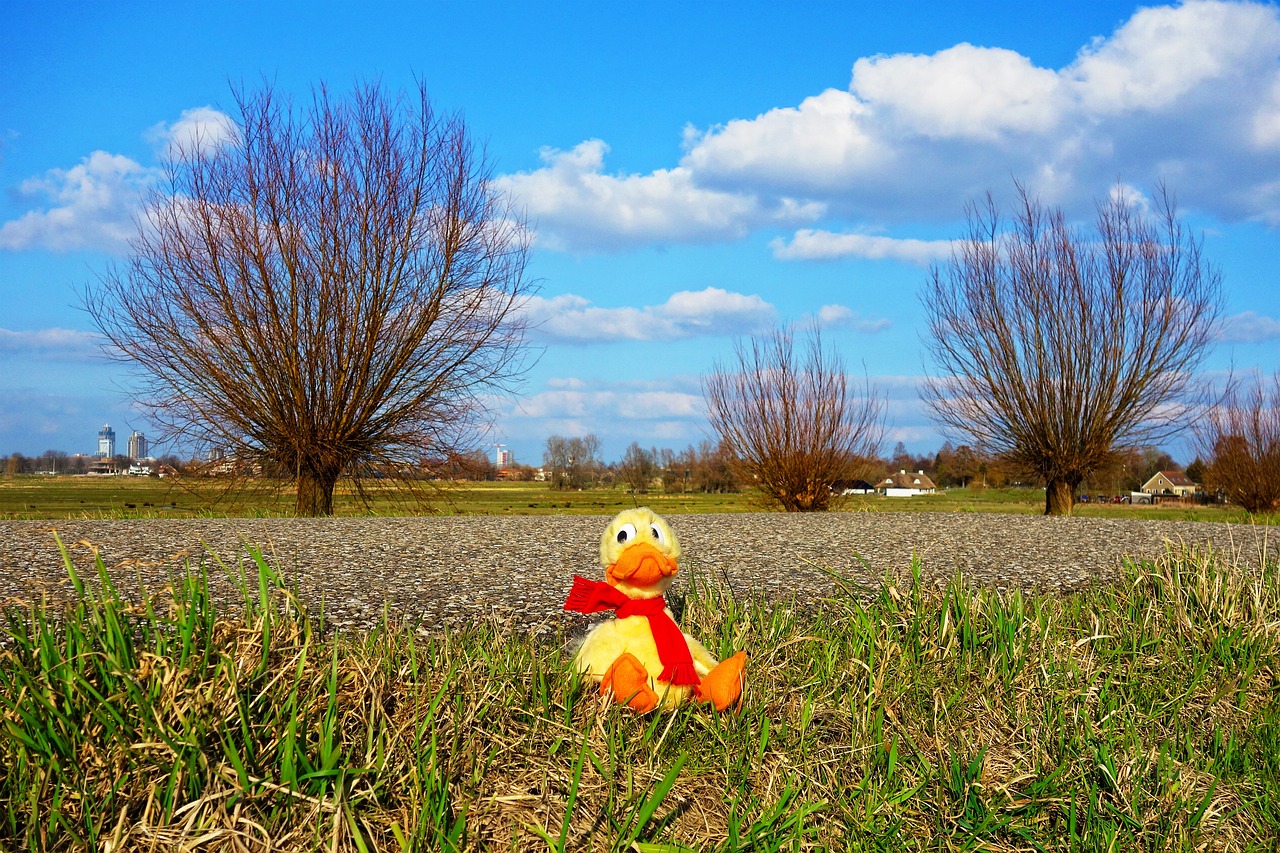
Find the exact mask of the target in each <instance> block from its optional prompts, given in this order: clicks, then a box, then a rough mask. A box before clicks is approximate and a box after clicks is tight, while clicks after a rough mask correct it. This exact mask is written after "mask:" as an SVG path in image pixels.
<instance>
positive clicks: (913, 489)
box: [876, 469, 938, 498]
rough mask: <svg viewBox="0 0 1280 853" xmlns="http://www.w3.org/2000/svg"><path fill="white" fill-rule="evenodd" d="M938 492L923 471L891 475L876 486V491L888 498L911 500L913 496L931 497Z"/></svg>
mask: <svg viewBox="0 0 1280 853" xmlns="http://www.w3.org/2000/svg"><path fill="white" fill-rule="evenodd" d="M937 490H938V487H937V486H936V485H934V482H933V480H931V479H929V477H928V475H926V474H925V473H924V472H923V471H916V472H915V473H911V472H909V471H907V470H906V469H903V470H901V471H899V472H898V473H896V474H890V475H889V476H888V477H885V478H884V479H883V480H881V481H880V482H879V484H877V485H876V491H878V492H881V493H883V494H884V496H885V497H888V498H909V497H911V496H912V495H931V494H933V493H934V492H936V491H937Z"/></svg>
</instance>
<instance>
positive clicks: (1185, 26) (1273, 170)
mask: <svg viewBox="0 0 1280 853" xmlns="http://www.w3.org/2000/svg"><path fill="white" fill-rule="evenodd" d="M1278 57H1280V10H1278V9H1277V7H1275V6H1273V5H1268V4H1260V3H1241V2H1188V3H1183V4H1180V5H1177V6H1164V7H1158V8H1149V9H1141V10H1139V11H1138V12H1136V13H1135V14H1134V15H1133V16H1132V17H1131V18H1130V19H1129V20H1128V21H1127V22H1125V23H1124V24H1122V25H1121V26H1120V27H1119V28H1118V29H1116V30H1115V31H1114V32H1113V33H1111V34H1109V35H1107V36H1104V37H1099V38H1096V39H1094V40H1093V41H1092V42H1090V43H1089V44H1087V45H1084V46H1082V48H1081V49H1080V51H1079V53H1078V54H1077V56H1076V58H1075V59H1074V60H1073V61H1072V62H1071V63H1070V64H1068V65H1067V66H1065V67H1063V68H1060V69H1051V68H1041V67H1037V66H1035V65H1034V64H1033V63H1032V62H1031V60H1029V59H1028V58H1026V57H1023V56H1020V55H1019V54H1017V53H1014V52H1012V51H1008V50H1003V49H999V48H981V47H974V46H972V45H968V44H961V45H957V46H954V47H951V48H947V49H945V50H942V51H939V52H937V53H933V54H928V55H923V54H899V55H894V56H878V57H870V58H862V59H857V60H856V62H855V63H854V65H853V73H852V75H851V79H850V84H849V89H848V91H840V90H835V89H828V90H826V91H824V92H822V93H821V94H819V95H815V96H813V97H810V98H807V99H805V100H804V101H803V102H801V104H800V105H799V106H798V107H795V108H779V109H773V110H769V111H767V112H765V113H762V114H761V115H759V116H757V117H755V118H753V119H735V120H733V121H729V122H726V123H724V124H721V125H717V126H714V127H711V128H708V129H707V130H705V131H704V132H701V133H699V132H697V131H688V132H687V133H686V139H687V150H686V153H685V156H684V158H683V160H682V161H681V164H680V165H681V166H683V167H685V168H688V169H689V170H690V171H691V172H692V176H693V178H694V180H696V181H697V182H698V184H699V185H701V186H706V187H710V188H715V189H718V190H722V191H725V192H737V193H757V194H760V195H761V196H767V195H769V194H774V195H778V196H786V197H790V198H796V199H808V200H810V201H820V202H822V203H824V204H826V205H828V211H829V213H830V214H831V215H835V216H840V217H842V218H844V219H847V220H850V221H854V222H864V223H872V224H874V225H875V226H877V227H878V228H883V227H884V226H885V225H891V224H892V223H894V222H899V221H906V220H909V219H912V218H919V217H928V218H931V219H935V220H941V221H949V220H953V219H955V218H957V217H958V216H959V215H960V213H961V212H962V210H963V206H964V205H965V203H966V202H968V201H970V200H972V199H975V198H978V197H980V196H981V195H982V194H983V193H985V192H986V191H988V190H992V191H995V192H996V193H997V194H1000V193H1002V192H1005V191H1008V190H1009V189H1010V188H1011V180H1010V178H1011V177H1013V178H1017V179H1020V180H1023V181H1025V182H1027V184H1028V185H1029V187H1030V189H1031V190H1032V191H1033V192H1036V193H1039V194H1042V195H1043V196H1044V198H1045V200H1046V201H1049V202H1050V203H1053V204H1058V205H1063V206H1065V207H1067V208H1068V210H1069V211H1070V212H1073V213H1079V214H1082V215H1085V216H1087V215H1089V214H1090V212H1091V209H1092V202H1093V200H1094V198H1095V197H1096V196H1097V195H1098V194H1099V193H1101V192H1103V191H1105V188H1106V187H1107V186H1109V185H1110V184H1111V183H1113V182H1114V181H1115V180H1116V179H1117V177H1119V178H1120V179H1122V180H1124V181H1126V182H1129V183H1131V184H1134V185H1137V186H1144V187H1150V186H1152V185H1154V184H1156V183H1157V182H1159V181H1161V180H1165V181H1167V182H1168V183H1169V185H1170V186H1172V187H1173V188H1174V189H1175V190H1177V192H1178V194H1179V197H1181V198H1182V199H1184V200H1185V201H1186V202H1187V203H1188V204H1189V205H1192V206H1194V207H1195V208H1196V209H1197V210H1201V211H1208V212H1211V213H1213V214H1215V215H1218V216H1222V217H1224V218H1226V219H1241V218H1244V219H1260V220H1263V221H1267V222H1277V221H1280V188H1278V187H1277V186H1274V185H1273V183H1272V182H1273V181H1274V175H1275V174H1277V173H1278V172H1280V59H1278Z"/></svg>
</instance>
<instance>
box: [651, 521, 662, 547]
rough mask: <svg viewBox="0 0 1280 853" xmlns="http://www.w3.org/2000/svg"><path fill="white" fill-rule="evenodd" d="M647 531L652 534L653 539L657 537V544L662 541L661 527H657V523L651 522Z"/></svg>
mask: <svg viewBox="0 0 1280 853" xmlns="http://www.w3.org/2000/svg"><path fill="white" fill-rule="evenodd" d="M649 533H650V534H652V536H653V538H654V539H657V540H658V543H659V544H661V543H662V541H663V539H662V529H661V528H660V527H658V525H656V524H651V525H649Z"/></svg>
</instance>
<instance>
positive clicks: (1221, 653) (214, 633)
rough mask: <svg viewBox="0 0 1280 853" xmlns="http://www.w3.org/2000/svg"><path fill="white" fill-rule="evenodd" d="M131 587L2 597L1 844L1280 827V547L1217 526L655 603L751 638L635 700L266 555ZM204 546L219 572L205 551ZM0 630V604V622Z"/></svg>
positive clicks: (955, 845) (760, 839)
mask: <svg viewBox="0 0 1280 853" xmlns="http://www.w3.org/2000/svg"><path fill="white" fill-rule="evenodd" d="M251 556H252V561H251V562H249V563H248V565H249V568H250V572H249V574H248V576H247V577H243V578H242V580H241V589H242V593H243V594H242V596H241V601H240V602H239V606H238V607H237V608H236V609H235V610H234V611H230V610H228V611H223V610H219V609H218V608H216V607H215V605H214V604H213V603H212V601H211V600H210V597H209V593H208V584H207V582H206V575H205V574H204V572H203V570H196V571H193V572H192V574H191V575H190V576H189V577H185V578H180V579H177V580H176V581H175V583H174V584H173V586H172V587H171V588H170V589H168V590H167V591H165V592H163V593H161V594H158V595H156V596H154V597H153V598H151V599H150V600H148V601H135V602H126V601H122V600H121V598H120V597H119V596H118V595H117V594H116V592H115V591H114V590H113V589H112V587H111V584H110V582H109V579H108V576H107V574H106V572H105V570H102V569H101V567H99V570H98V572H97V577H93V578H82V577H81V576H80V575H79V574H78V573H77V572H76V570H75V568H74V566H73V565H72V563H71V561H70V560H69V559H68V560H67V571H68V573H69V575H70V578H71V580H72V582H73V583H74V584H75V586H76V589H77V591H79V592H80V594H81V597H80V600H79V602H78V603H77V604H76V605H75V606H74V607H71V608H69V609H68V610H66V611H65V612H59V613H50V612H48V611H46V610H45V609H43V608H41V607H39V606H33V607H31V608H30V609H25V610H10V611H9V613H8V629H7V640H6V643H5V648H6V651H4V652H3V657H0V721H2V724H3V726H4V729H5V736H4V737H3V738H0V849H13V850H79V849H86V848H94V849H104V850H105V849H110V850H126V849H163V850H170V849H175V850H176V849H190V848H193V847H198V849H201V850H209V849H225V850H266V849H272V850H351V851H366V850H367V851H372V850H438V849H468V850H472V849H474V850H480V849H485V850H488V849H510V850H537V849H549V850H570V849H612V850H641V851H659V850H663V851H674V850H685V849H689V850H724V851H728V850H766V851H767V850H811V849H823V850H859V851H872V850H1047V851H1109V850H1148V851H1165V850H1181V851H1193V850H1197V851H1198V850H1224V851H1234V850H1258V851H1261V850H1273V849H1274V844H1275V839H1276V838H1278V837H1280V573H1278V572H1277V569H1276V567H1274V566H1268V567H1266V568H1265V569H1263V570H1261V571H1259V570H1257V569H1249V568H1248V567H1245V566H1242V565H1236V564H1234V563H1232V562H1230V561H1224V560H1223V559H1220V558H1219V557H1217V556H1215V555H1212V554H1205V553H1170V554H1168V555H1167V556H1166V557H1164V558H1162V559H1160V560H1157V561H1155V562H1152V563H1144V564H1133V565H1129V566H1128V567H1127V569H1126V574H1125V577H1124V580H1123V581H1122V582H1121V583H1118V584H1117V585H1115V586H1112V587H1105V588H1099V589H1095V590H1092V591H1089V592H1087V593H1082V594H1077V595H1072V596H1066V597H1025V596H1022V595H1019V594H1012V595H998V594H995V593H993V592H990V591H981V590H970V589H968V588H966V586H965V584H964V583H963V581H962V580H960V579H957V580H956V581H954V582H953V583H951V584H950V585H949V586H947V587H946V588H941V589H933V588H926V587H924V586H922V585H921V583H920V582H919V575H918V574H917V573H915V572H911V571H906V572H904V575H903V576H902V577H897V578H886V580H885V583H884V584H883V585H882V586H881V587H880V588H878V589H876V590H871V591H863V590H860V589H857V588H854V587H852V586H850V585H849V584H848V583H847V582H845V581H844V580H843V579H841V578H840V577H838V576H835V575H833V576H832V589H833V593H832V596H831V598H830V599H829V600H827V601H824V602H820V603H817V604H818V607H819V610H820V612H818V611H814V610H803V611H802V610H800V609H797V608H794V607H790V606H785V603H784V606H779V607H775V608H770V607H768V606H765V605H764V604H762V603H760V602H753V601H744V600H740V599H736V598H735V597H733V596H732V595H731V594H730V593H729V591H728V590H727V589H726V588H724V587H722V586H720V585H719V584H717V583H715V582H714V581H712V580H710V579H709V578H710V577H711V576H712V572H710V571H708V570H707V569H706V568H703V567H699V566H698V564H697V563H696V561H691V562H690V564H689V565H690V569H691V575H692V577H693V581H692V582H691V585H690V586H689V587H688V588H687V589H686V590H685V592H684V593H683V595H682V596H681V597H680V598H678V600H677V601H676V602H675V605H676V608H677V610H678V611H679V612H680V615H681V621H682V623H683V624H684V626H685V628H686V630H689V631H690V632H691V633H693V634H694V635H695V636H698V637H700V638H701V639H703V640H704V642H706V644H707V645H708V646H709V647H710V648H711V649H712V651H713V652H715V653H718V654H721V655H724V654H727V653H728V652H730V651H733V650H737V649H745V650H747V651H748V652H749V653H750V655H751V660H750V663H749V666H748V678H749V681H748V688H747V691H746V694H745V698H744V704H743V707H742V708H741V709H740V710H739V711H738V712H736V713H730V714H725V715H717V714H714V713H711V712H709V711H708V710H706V709H705V708H704V707H686V708H681V709H678V710H676V711H674V712H668V713H659V714H654V715H651V716H647V717H639V716H636V715H634V714H632V713H630V712H629V711H626V710H620V709H618V708H616V707H612V706H608V705H605V704H603V703H602V702H601V700H600V699H599V697H598V696H597V695H596V693H595V691H594V690H593V689H590V688H589V687H588V686H585V685H583V684H582V683H581V682H580V680H579V679H578V678H577V677H576V676H575V675H573V674H572V673H571V671H570V667H569V656H568V652H567V651H566V650H565V642H566V638H563V637H560V638H556V639H555V640H554V641H551V642H549V643H548V642H538V641H535V640H533V639H530V638H528V637H525V636H521V635H516V634H511V633H509V632H507V631H504V630H503V629H502V627H501V626H500V625H497V624H493V623H481V624H477V625H475V626H474V627H472V628H469V629H466V630H460V631H454V632H449V633H424V632H419V631H416V630H414V628H413V627H412V626H400V625H394V624H386V625H384V626H383V627H382V628H381V629H379V630H376V631H373V632H371V633H368V634H358V635H349V636H332V635H329V634H327V633H325V632H324V631H323V629H322V628H323V626H322V625H320V624H319V621H318V620H317V619H313V618H311V617H310V616H309V615H308V614H306V613H305V612H304V609H303V608H302V606H301V605H300V604H299V603H298V601H297V599H296V598H295V597H294V596H293V595H291V594H290V592H289V589H288V585H287V583H285V582H284V580H282V579H281V578H280V577H279V575H278V574H277V573H276V572H275V570H274V569H273V568H272V567H271V566H270V565H268V563H267V562H266V561H265V560H264V559H263V558H262V557H261V556H260V555H258V554H256V553H251ZM211 571H225V569H222V568H220V567H216V566H215V567H213V568H212V569H211ZM0 636H3V635H0Z"/></svg>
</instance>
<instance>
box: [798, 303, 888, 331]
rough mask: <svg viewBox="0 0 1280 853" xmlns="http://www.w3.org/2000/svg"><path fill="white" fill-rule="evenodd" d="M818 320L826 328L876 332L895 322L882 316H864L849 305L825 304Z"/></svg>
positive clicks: (819, 310)
mask: <svg viewBox="0 0 1280 853" xmlns="http://www.w3.org/2000/svg"><path fill="white" fill-rule="evenodd" d="M817 317H818V322H819V323H820V324H821V325H822V326H824V327H826V328H845V329H853V330H855V331H858V332H865V333H867V334H875V333H876V332H883V331H884V330H885V329H888V328H889V327H890V326H892V325H893V323H892V322H891V321H889V320H886V319H884V318H881V319H879V320H874V319H872V318H870V317H864V316H862V314H861V313H859V312H857V311H854V310H853V309H852V308H850V307H848V306H847V305H823V306H822V307H821V308H819V309H818V314H817Z"/></svg>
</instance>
